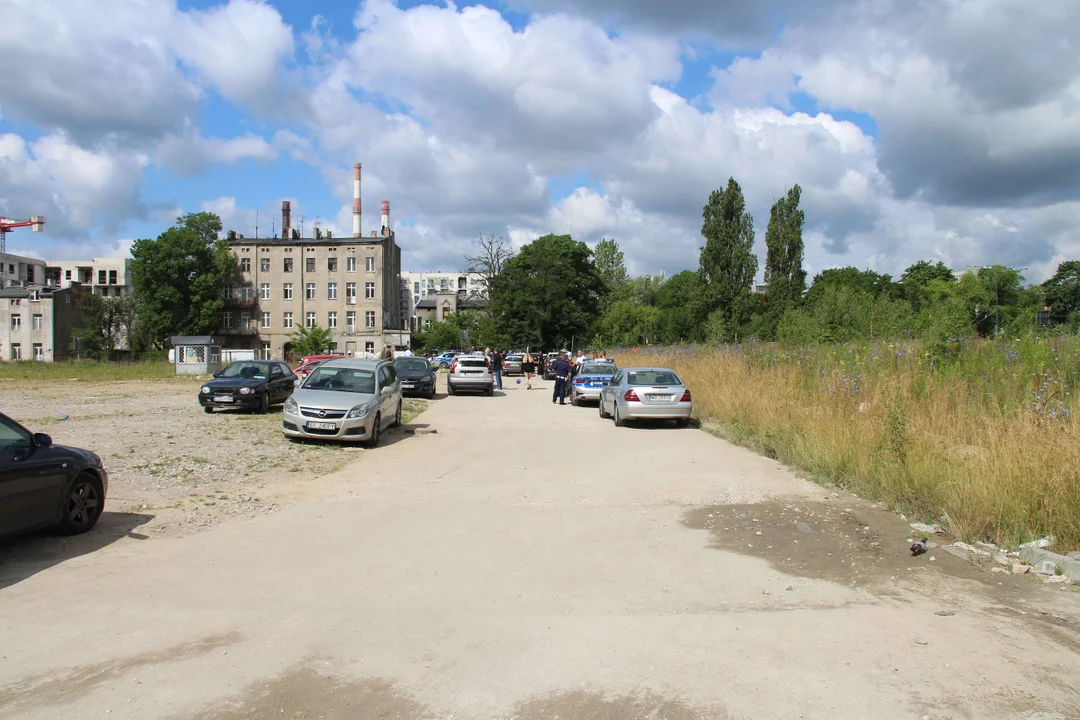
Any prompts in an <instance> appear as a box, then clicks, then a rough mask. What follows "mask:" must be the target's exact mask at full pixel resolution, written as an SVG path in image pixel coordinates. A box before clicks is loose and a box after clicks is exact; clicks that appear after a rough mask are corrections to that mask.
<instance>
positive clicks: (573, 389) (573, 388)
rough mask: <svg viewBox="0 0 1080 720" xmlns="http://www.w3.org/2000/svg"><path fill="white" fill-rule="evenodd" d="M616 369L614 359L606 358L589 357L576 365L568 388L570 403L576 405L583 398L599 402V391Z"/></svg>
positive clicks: (609, 380) (613, 375)
mask: <svg viewBox="0 0 1080 720" xmlns="http://www.w3.org/2000/svg"><path fill="white" fill-rule="evenodd" d="M618 370H619V368H618V367H617V366H616V365H615V361H614V360H610V359H608V358H591V359H589V360H586V361H585V362H583V363H582V364H581V365H578V367H577V371H576V372H575V373H574V379H573V381H572V382H571V383H570V387H569V389H568V393H569V395H570V404H571V405H574V406H577V405H580V404H581V403H582V401H584V400H588V401H590V402H599V401H600V391H601V390H602V389H603V388H604V386H605V385H607V384H608V383H609V382H611V378H613V377H615V373H616V372H618Z"/></svg>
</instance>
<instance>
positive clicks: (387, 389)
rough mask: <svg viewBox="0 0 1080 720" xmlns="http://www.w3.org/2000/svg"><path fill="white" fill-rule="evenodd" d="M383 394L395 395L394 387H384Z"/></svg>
mask: <svg viewBox="0 0 1080 720" xmlns="http://www.w3.org/2000/svg"><path fill="white" fill-rule="evenodd" d="M382 394H383V395H393V394H394V388H393V387H384V388H383V389H382Z"/></svg>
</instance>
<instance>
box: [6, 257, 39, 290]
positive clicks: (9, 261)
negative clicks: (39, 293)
mask: <svg viewBox="0 0 1080 720" xmlns="http://www.w3.org/2000/svg"><path fill="white" fill-rule="evenodd" d="M44 284H45V261H44V260H38V259H37V258H29V257H23V256H22V255H12V254H11V253H2V254H0V288H9V287H26V286H27V285H44Z"/></svg>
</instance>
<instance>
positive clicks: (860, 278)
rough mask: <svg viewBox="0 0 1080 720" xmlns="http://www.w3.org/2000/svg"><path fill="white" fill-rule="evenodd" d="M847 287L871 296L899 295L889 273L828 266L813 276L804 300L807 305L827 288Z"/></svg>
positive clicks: (812, 302)
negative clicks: (881, 273)
mask: <svg viewBox="0 0 1080 720" xmlns="http://www.w3.org/2000/svg"><path fill="white" fill-rule="evenodd" d="M829 288H833V289H837V288H848V289H850V290H853V291H855V292H858V293H864V294H866V295H870V296H872V297H879V296H881V295H884V296H886V297H889V298H897V297H899V296H900V288H899V286H898V285H897V284H896V283H894V282H893V280H892V277H891V276H890V275H887V274H886V275H879V274H878V273H876V272H874V271H873V270H860V269H858V268H855V267H843V268H830V269H828V270H822V271H821V272H819V273H818V274H817V275H815V276H814V282H813V284H811V285H810V289H809V290H807V291H806V298H805V301H806V303H807V304H809V305H813V304H814V303H816V302H818V299H819V298H820V296H821V295H822V293H824V292H825V291H826V290H827V289H829Z"/></svg>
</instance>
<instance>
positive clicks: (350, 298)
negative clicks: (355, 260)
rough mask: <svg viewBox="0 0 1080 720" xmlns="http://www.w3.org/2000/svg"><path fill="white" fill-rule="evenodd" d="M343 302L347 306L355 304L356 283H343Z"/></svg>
mask: <svg viewBox="0 0 1080 720" xmlns="http://www.w3.org/2000/svg"><path fill="white" fill-rule="evenodd" d="M345 302H346V303H348V304H349V305H355V304H356V283H345Z"/></svg>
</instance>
